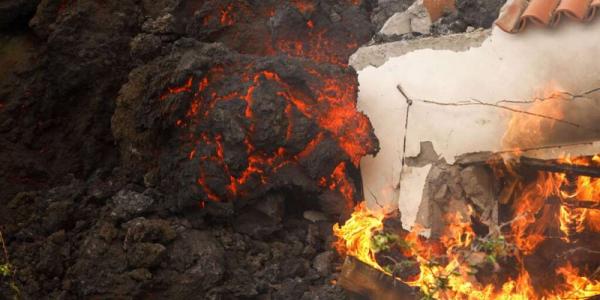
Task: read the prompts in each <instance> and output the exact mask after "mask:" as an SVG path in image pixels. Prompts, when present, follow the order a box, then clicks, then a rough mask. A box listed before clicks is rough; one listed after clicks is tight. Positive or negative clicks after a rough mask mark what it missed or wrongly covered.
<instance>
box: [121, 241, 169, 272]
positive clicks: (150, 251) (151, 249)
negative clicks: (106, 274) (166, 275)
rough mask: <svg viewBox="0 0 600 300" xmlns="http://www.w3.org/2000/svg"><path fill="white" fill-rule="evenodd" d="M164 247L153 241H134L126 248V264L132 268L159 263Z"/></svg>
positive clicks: (163, 255) (149, 266) (163, 254)
mask: <svg viewBox="0 0 600 300" xmlns="http://www.w3.org/2000/svg"><path fill="white" fill-rule="evenodd" d="M165 251H166V248H165V246H163V245H161V244H155V243H135V244H133V245H132V246H131V247H130V248H129V249H127V264H128V265H129V266H130V267H133V268H151V267H156V266H158V265H159V264H160V262H161V261H162V259H163V258H164V257H165V253H166V252H165Z"/></svg>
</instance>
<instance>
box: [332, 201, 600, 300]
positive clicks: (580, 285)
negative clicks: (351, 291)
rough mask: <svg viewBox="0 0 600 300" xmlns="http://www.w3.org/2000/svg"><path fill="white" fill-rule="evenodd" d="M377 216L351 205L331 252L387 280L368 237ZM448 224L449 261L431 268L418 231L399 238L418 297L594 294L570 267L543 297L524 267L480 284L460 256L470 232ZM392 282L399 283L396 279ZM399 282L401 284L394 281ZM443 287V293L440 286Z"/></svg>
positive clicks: (431, 254)
mask: <svg viewBox="0 0 600 300" xmlns="http://www.w3.org/2000/svg"><path fill="white" fill-rule="evenodd" d="M384 217H385V215H384V214H383V213H378V212H373V211H370V210H369V209H368V208H367V207H366V204H365V203H364V202H362V203H361V204H359V205H358V206H356V208H355V211H354V213H353V214H352V216H351V218H350V219H349V220H348V221H346V223H345V224H344V225H342V226H339V224H335V225H334V227H333V232H334V234H335V235H336V237H337V238H338V240H337V242H336V244H335V247H336V249H337V250H338V251H339V253H341V254H345V255H349V256H353V257H356V258H357V259H359V260H360V261H362V262H364V263H365V264H367V265H369V266H371V267H373V268H375V269H377V270H379V271H381V272H384V273H386V274H388V275H391V274H390V273H389V272H387V271H385V268H384V267H382V266H381V265H380V264H379V263H378V262H377V259H376V252H375V250H374V249H373V245H372V243H371V240H372V237H373V234H374V233H375V232H377V231H381V230H383V220H384ZM446 220H447V221H449V222H450V224H449V225H448V227H447V228H446V231H445V233H444V234H443V236H442V237H441V238H440V243H441V244H442V245H443V246H444V248H445V249H446V253H445V254H446V256H447V257H448V258H449V261H448V262H447V263H446V264H432V260H433V259H435V258H436V257H438V256H439V255H440V254H439V253H436V251H435V246H434V245H439V244H437V243H435V242H434V241H428V242H424V241H422V240H421V239H419V238H418V236H419V231H420V229H419V228H415V229H414V230H413V231H411V232H410V233H408V234H407V235H406V236H405V239H406V240H407V241H409V242H410V244H412V247H411V251H410V252H409V253H408V255H411V256H413V257H414V259H415V260H416V261H417V262H419V270H420V273H419V275H418V276H417V278H416V279H414V280H412V281H404V283H405V284H407V285H409V286H413V287H418V288H419V289H420V290H421V292H422V293H424V294H425V295H428V296H429V297H430V298H433V299H469V300H471V299H472V300H491V299H499V300H517V299H523V300H527V299H556V300H558V299H583V298H589V297H593V296H597V295H600V280H593V279H590V278H587V277H585V276H580V275H579V272H578V270H577V269H576V268H573V267H572V266H570V265H566V266H562V267H559V268H557V269H556V272H557V274H559V275H560V276H562V277H563V278H564V284H562V285H561V286H560V287H559V288H558V289H556V290H555V291H550V292H548V293H547V294H540V293H537V292H536V291H535V290H534V289H533V284H532V282H531V277H530V275H529V273H528V272H527V270H525V268H524V267H521V270H520V272H519V274H518V276H517V277H516V278H514V279H508V280H507V281H506V282H504V283H502V284H501V285H500V286H499V287H497V286H495V285H494V284H487V285H481V284H480V283H478V282H477V280H476V279H475V278H474V277H473V275H472V274H471V273H470V272H471V270H472V268H471V266H469V265H468V264H467V263H466V262H465V259H464V257H461V253H464V251H461V250H465V249H468V247H469V246H470V245H471V243H472V242H473V239H474V238H475V233H474V232H473V230H472V228H471V227H470V225H469V224H468V222H466V221H463V220H462V217H461V216H460V215H459V214H450V215H448V216H446ZM396 279H397V280H400V279H398V278H396ZM400 281H401V280H400ZM442 285H443V286H444V288H443V289H441V288H440V286H442Z"/></svg>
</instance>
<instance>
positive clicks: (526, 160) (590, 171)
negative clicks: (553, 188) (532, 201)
mask: <svg viewBox="0 0 600 300" xmlns="http://www.w3.org/2000/svg"><path fill="white" fill-rule="evenodd" d="M519 164H521V165H522V166H526V167H529V168H532V169H535V170H539V171H545V172H555V173H566V174H569V175H574V176H589V177H596V178H600V168H598V167H591V166H581V165H571V164H565V163H559V162H556V161H554V160H543V159H537V158H531V157H521V158H519Z"/></svg>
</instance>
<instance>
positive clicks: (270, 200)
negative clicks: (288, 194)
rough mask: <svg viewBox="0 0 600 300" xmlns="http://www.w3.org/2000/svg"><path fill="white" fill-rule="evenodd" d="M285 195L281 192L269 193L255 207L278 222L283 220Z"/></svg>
mask: <svg viewBox="0 0 600 300" xmlns="http://www.w3.org/2000/svg"><path fill="white" fill-rule="evenodd" d="M284 201H285V199H284V197H283V196H282V195H280V194H269V195H267V196H266V197H265V198H264V199H261V200H260V201H259V202H258V203H257V204H256V205H255V206H254V207H255V208H256V209H257V210H258V211H260V212H262V213H264V214H265V215H267V216H269V217H270V218H271V219H273V220H274V221H276V222H281V220H282V219H283V213H284Z"/></svg>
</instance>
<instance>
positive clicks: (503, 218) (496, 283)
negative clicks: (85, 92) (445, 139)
mask: <svg viewBox="0 0 600 300" xmlns="http://www.w3.org/2000/svg"><path fill="white" fill-rule="evenodd" d="M553 94H554V93H553ZM560 108H561V107H560V106H558V107H557V106H552V107H551V106H549V105H548V103H547V102H543V101H542V102H540V103H539V104H538V103H536V104H535V105H533V106H532V107H531V108H530V109H529V110H528V111H526V113H521V112H514V113H513V117H512V119H511V121H510V122H509V128H508V130H507V131H506V133H505V135H504V137H503V143H504V144H505V145H506V146H507V147H513V148H516V149H517V150H514V151H507V152H504V153H501V154H488V155H481V154H478V155H472V156H469V155H463V157H461V158H459V159H457V161H456V163H455V164H453V165H449V164H447V163H445V161H443V160H440V161H438V162H437V163H435V164H434V165H433V166H432V167H431V169H430V171H429V175H428V179H427V181H426V182H427V184H426V185H425V191H424V197H423V200H424V201H425V202H422V204H421V208H420V211H419V214H420V215H418V216H417V219H418V220H419V219H420V222H419V224H417V225H415V227H414V228H413V229H412V230H410V231H407V230H405V229H404V228H403V227H402V226H401V225H400V226H398V225H397V224H393V223H392V224H391V226H386V225H387V224H386V222H387V223H388V224H389V223H390V219H392V220H393V218H398V216H386V215H385V213H384V212H383V211H372V210H369V209H367V208H366V206H365V204H364V203H363V204H361V205H359V206H357V208H356V211H355V213H354V214H353V215H352V218H351V219H350V220H349V221H347V222H346V223H345V224H344V225H343V226H341V227H340V226H338V225H336V226H334V233H335V234H336V235H337V236H338V239H339V240H338V245H339V247H338V250H339V251H340V252H341V253H345V254H346V255H348V256H352V257H355V258H357V259H358V260H359V261H360V262H361V263H364V264H366V265H369V266H371V267H372V268H375V269H377V270H379V271H381V272H383V273H385V274H387V275H389V276H392V277H393V278H394V279H395V280H397V281H398V282H399V284H403V285H405V286H410V287H414V288H415V289H416V290H417V291H418V292H419V293H420V294H421V295H422V296H423V297H425V298H433V299H566V298H578V299H580V298H584V299H585V298H592V297H596V296H598V295H600V277H598V274H599V273H598V270H600V265H599V262H600V256H598V254H599V253H600V252H599V249H600V244H598V240H599V239H598V238H599V237H600V227H599V226H598V222H600V214H599V213H600V211H599V210H598V209H599V208H600V194H599V191H600V176H599V175H600V174H598V170H599V169H600V156H599V155H593V156H582V157H576V158H571V157H570V156H568V155H566V156H564V157H562V158H560V159H555V160H542V159H537V158H531V157H527V156H526V155H527V154H522V153H523V151H522V150H520V149H521V148H531V147H538V146H540V145H543V144H544V143H545V142H547V139H548V138H550V137H552V136H553V135H560V134H559V132H560V127H557V126H556V123H559V122H560V119H558V118H559V117H561V116H562V115H564V114H563V113H562V112H561V111H560ZM548 109H551V110H552V112H554V116H555V117H540V116H553V115H552V114H549V111H548ZM544 113H545V115H543V114H544ZM565 126H569V125H568V124H567V125H565ZM422 153H424V152H423V151H422ZM433 157H437V155H434V156H433ZM421 225H425V226H427V227H428V230H429V232H424V228H423V227H422V226H421ZM426 236H427V237H426ZM574 255H575V256H574ZM357 263H358V262H356V261H349V262H347V264H346V266H345V268H348V269H353V268H356V267H355V266H354V265H355V264H357ZM358 264H360V263H358ZM349 276H350V275H349ZM340 282H342V284H346V285H348V284H352V282H353V281H352V279H351V278H342V279H341V280H340ZM385 285H386V283H381V286H380V288H381V289H382V290H384V292H383V293H384V294H379V293H378V291H377V290H378V289H379V288H378V285H377V284H374V285H372V286H367V287H363V289H362V290H361V289H360V288H358V289H357V288H350V287H349V289H350V290H352V291H355V292H358V293H362V294H364V295H370V296H371V297H375V298H377V297H378V296H379V295H386V294H385V293H387V291H388V290H389V288H385V287H384V286H385ZM373 286H374V287H373ZM415 292H416V291H415ZM396 296H397V297H398V298H402V294H396ZM410 298H412V296H411V297H408V298H407V299H410Z"/></svg>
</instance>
